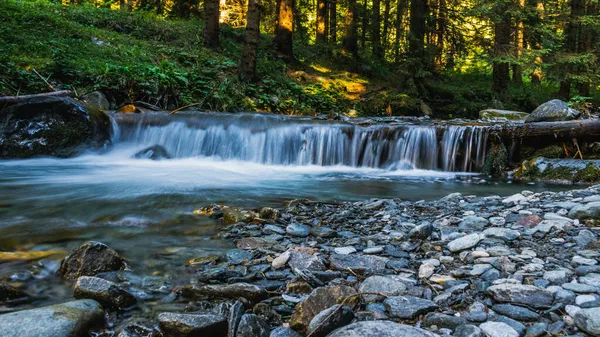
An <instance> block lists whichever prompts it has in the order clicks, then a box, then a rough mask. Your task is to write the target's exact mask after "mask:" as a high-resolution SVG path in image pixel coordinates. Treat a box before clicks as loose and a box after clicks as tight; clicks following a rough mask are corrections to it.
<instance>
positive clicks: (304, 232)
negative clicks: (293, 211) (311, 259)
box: [285, 223, 311, 238]
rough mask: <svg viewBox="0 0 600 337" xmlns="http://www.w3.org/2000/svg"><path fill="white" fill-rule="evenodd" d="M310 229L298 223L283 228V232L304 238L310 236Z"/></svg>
mask: <svg viewBox="0 0 600 337" xmlns="http://www.w3.org/2000/svg"><path fill="white" fill-rule="evenodd" d="M310 229H311V228H310V226H307V225H303V224H300V223H292V224H289V225H288V226H287V227H286V228H285V231H286V233H288V235H290V236H295V237H299V238H305V237H307V236H308V235H309V234H310Z"/></svg>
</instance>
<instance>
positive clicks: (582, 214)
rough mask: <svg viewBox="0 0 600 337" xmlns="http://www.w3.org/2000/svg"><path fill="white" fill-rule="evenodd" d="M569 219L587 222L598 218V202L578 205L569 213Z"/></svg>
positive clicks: (599, 207) (599, 208)
mask: <svg viewBox="0 0 600 337" xmlns="http://www.w3.org/2000/svg"><path fill="white" fill-rule="evenodd" d="M569 217H571V218H575V219H579V220H588V219H596V218H599V217H600V201H595V202H590V203H587V204H585V205H579V206H576V207H574V208H573V209H572V210H571V211H569Z"/></svg>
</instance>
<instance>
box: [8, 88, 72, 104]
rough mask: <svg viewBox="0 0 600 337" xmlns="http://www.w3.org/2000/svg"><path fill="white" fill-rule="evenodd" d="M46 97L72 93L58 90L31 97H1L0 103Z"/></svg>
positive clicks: (70, 94)
mask: <svg viewBox="0 0 600 337" xmlns="http://www.w3.org/2000/svg"><path fill="white" fill-rule="evenodd" d="M48 96H73V92H72V91H71V90H59V91H51V92H44V93H41V94H33V95H22V96H2V97H0V104H1V103H17V102H21V101H24V100H27V99H30V98H35V97H48Z"/></svg>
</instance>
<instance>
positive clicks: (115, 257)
mask: <svg viewBox="0 0 600 337" xmlns="http://www.w3.org/2000/svg"><path fill="white" fill-rule="evenodd" d="M124 268H125V261H124V260H123V258H122V257H121V256H119V254H118V253H117V252H116V251H114V250H113V249H111V248H109V247H108V246H107V245H105V244H103V243H101V242H94V241H90V242H86V243H84V244H82V245H81V246H79V247H77V248H75V249H73V250H72V251H71V253H70V254H69V255H67V256H66V257H65V258H64V259H63V260H62V261H61V263H60V268H59V269H58V274H59V275H61V276H62V277H63V278H64V279H66V280H73V281H74V280H76V279H77V278H78V277H80V276H96V275H97V274H100V273H104V272H109V271H118V270H121V269H124Z"/></svg>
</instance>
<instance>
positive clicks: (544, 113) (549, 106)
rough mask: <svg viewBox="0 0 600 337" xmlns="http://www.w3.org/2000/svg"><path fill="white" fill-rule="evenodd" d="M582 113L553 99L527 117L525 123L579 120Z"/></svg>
mask: <svg viewBox="0 0 600 337" xmlns="http://www.w3.org/2000/svg"><path fill="white" fill-rule="evenodd" d="M579 115H581V112H579V111H577V110H575V109H573V108H571V107H569V105H568V104H567V103H565V102H563V101H561V100H559V99H553V100H551V101H548V102H546V103H544V104H542V105H540V106H538V107H537V108H536V109H535V110H533V112H532V113H531V114H530V115H529V116H527V118H526V119H525V123H533V122H559V121H570V120H573V119H577V118H578V117H579Z"/></svg>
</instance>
